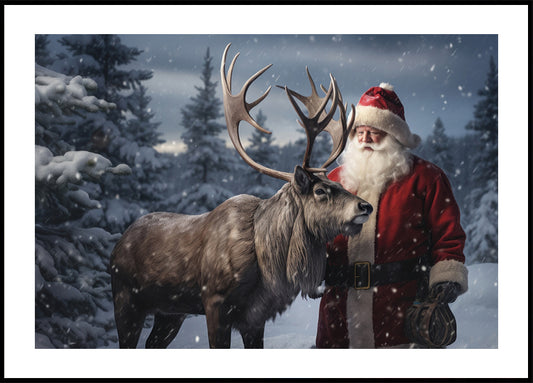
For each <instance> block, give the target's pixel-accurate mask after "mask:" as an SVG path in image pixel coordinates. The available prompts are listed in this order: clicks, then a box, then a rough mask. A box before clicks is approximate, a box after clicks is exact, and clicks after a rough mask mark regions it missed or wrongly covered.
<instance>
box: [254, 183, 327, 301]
mask: <svg viewBox="0 0 533 383" xmlns="http://www.w3.org/2000/svg"><path fill="white" fill-rule="evenodd" d="M302 205H303V204H302V202H301V199H300V197H299V196H298V195H297V194H296V191H295V190H294V189H293V187H292V186H291V185H290V184H288V183H287V184H285V185H284V186H283V187H282V188H281V189H280V190H279V191H278V193H277V194H276V195H274V196H273V197H271V198H270V199H267V200H263V201H261V202H260V204H259V206H258V208H257V210H256V212H255V217H254V225H255V227H254V237H255V246H256V254H257V259H258V262H259V267H260V268H261V272H262V274H263V278H265V279H266V280H267V281H266V282H267V284H270V285H271V286H276V287H278V288H280V287H282V286H283V287H285V288H286V289H289V290H296V292H295V293H297V291H298V290H299V289H302V291H303V292H304V293H307V292H308V290H309V289H310V287H309V285H314V284H315V283H316V281H314V279H316V278H319V276H315V274H320V273H321V266H320V265H315V263H316V260H317V257H316V255H315V254H314V253H316V250H317V248H318V247H319V246H317V239H316V238H314V237H312V236H311V235H310V233H309V231H308V230H307V228H306V227H305V223H304V219H303V206H302ZM320 276H321V275H320ZM318 284H319V283H318ZM314 287H316V286H314Z"/></svg>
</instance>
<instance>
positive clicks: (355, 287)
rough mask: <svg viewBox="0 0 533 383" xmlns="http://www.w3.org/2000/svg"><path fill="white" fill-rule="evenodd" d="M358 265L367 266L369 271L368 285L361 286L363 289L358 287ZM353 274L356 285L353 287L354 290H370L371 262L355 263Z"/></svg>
mask: <svg viewBox="0 0 533 383" xmlns="http://www.w3.org/2000/svg"><path fill="white" fill-rule="evenodd" d="M357 265H366V269H367V271H368V278H367V285H366V286H361V287H357ZM353 272H354V279H353V281H354V283H353V285H354V286H353V287H354V289H356V290H368V289H369V288H370V262H366V261H365V262H355V263H354V266H353Z"/></svg>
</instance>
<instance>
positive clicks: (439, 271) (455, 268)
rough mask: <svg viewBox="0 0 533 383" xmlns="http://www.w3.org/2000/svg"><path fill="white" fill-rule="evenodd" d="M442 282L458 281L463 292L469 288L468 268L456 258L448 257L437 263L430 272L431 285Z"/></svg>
mask: <svg viewBox="0 0 533 383" xmlns="http://www.w3.org/2000/svg"><path fill="white" fill-rule="evenodd" d="M440 282H457V283H459V285H460V286H461V294H462V293H464V292H466V291H467V290H468V269H467V268H466V266H465V265H464V264H463V263H462V262H459V261H456V260H455V259H446V260H444V261H440V262H437V263H435V265H433V267H432V268H431V270H430V272H429V287H430V288H431V287H432V286H433V285H435V284H437V283H440Z"/></svg>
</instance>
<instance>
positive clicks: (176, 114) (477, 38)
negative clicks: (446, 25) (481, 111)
mask: <svg viewBox="0 0 533 383" xmlns="http://www.w3.org/2000/svg"><path fill="white" fill-rule="evenodd" d="M120 38H121V41H122V42H123V43H124V44H125V45H127V46H130V47H136V48H139V49H141V50H142V51H143V53H142V54H141V55H140V56H139V57H138V59H137V60H136V61H135V62H133V63H132V64H130V67H132V68H137V69H140V68H142V69H149V70H151V71H152V72H153V78H152V79H151V80H148V81H146V82H145V85H146V87H147V88H148V89H149V94H150V96H151V97H152V102H151V104H150V106H151V108H152V109H153V111H154V112H155V118H154V120H155V121H158V122H160V123H161V125H160V130H161V132H162V133H163V134H164V136H163V138H164V139H165V140H167V141H168V142H169V144H176V145H177V146H178V147H179V146H180V144H181V139H180V136H181V133H182V132H183V126H182V125H181V113H180V110H181V109H182V108H184V107H185V106H186V105H187V104H189V103H190V98H191V97H193V96H195V95H196V93H197V91H196V89H195V86H200V85H201V79H200V74H201V69H202V65H203V62H204V57H205V55H206V51H207V49H209V51H210V55H211V56H212V57H213V60H212V63H213V77H212V80H214V81H216V82H217V84H218V87H217V96H218V97H219V98H220V99H222V93H221V88H220V75H219V68H220V62H221V58H222V54H223V51H224V48H225V46H226V45H227V44H228V43H231V44H232V46H231V48H230V50H229V53H228V64H227V65H228V66H229V62H230V61H231V59H232V58H233V56H234V55H235V54H236V53H237V52H240V56H239V58H238V59H237V63H236V66H235V71H234V78H233V89H234V92H235V91H238V90H239V89H240V88H241V86H242V84H244V82H245V81H246V79H247V78H248V77H250V76H252V75H253V74H254V73H255V72H256V71H257V70H259V69H261V68H263V67H264V66H266V65H268V64H273V66H272V67H271V68H270V69H269V70H268V71H267V72H266V73H264V74H263V75H262V76H261V77H260V78H259V79H257V80H256V81H255V82H254V84H253V85H252V87H251V88H250V90H249V97H248V101H251V100H252V99H255V98H257V97H258V96H259V95H260V94H262V92H264V91H265V90H266V89H267V88H268V86H272V87H273V89H272V91H271V92H270V95H269V96H268V98H267V99H266V100H265V101H263V102H262V103H261V104H260V105H259V106H257V107H256V108H255V109H254V110H253V111H254V112H257V111H258V110H259V109H262V110H263V113H264V114H265V115H266V117H267V121H266V123H265V126H266V127H267V128H268V129H269V130H270V131H272V132H273V135H274V136H273V137H274V139H275V141H276V142H277V143H278V144H285V143H286V142H287V141H294V140H296V139H298V138H300V137H302V134H303V133H302V131H301V130H299V125H298V124H297V122H296V119H297V117H296V114H295V112H294V110H293V108H292V106H291V105H290V104H289V101H288V99H287V97H286V95H285V93H284V92H283V90H281V89H279V88H277V87H276V86H275V85H287V86H288V87H289V88H291V89H293V90H296V91H297V92H299V93H301V94H303V95H308V94H310V86H309V82H308V80H307V76H306V74H305V67H306V66H307V67H309V70H310V72H311V75H312V76H313V79H314V80H315V83H316V84H317V86H318V85H319V84H323V85H324V86H326V87H327V85H328V84H329V73H331V74H333V75H334V76H335V78H336V79H337V82H338V84H339V87H340V90H341V92H342V95H343V98H344V101H345V102H347V103H349V104H354V105H356V104H357V102H358V100H359V98H360V97H361V95H362V94H363V93H364V92H365V91H366V90H367V89H368V88H370V87H371V86H376V85H379V83H381V82H388V83H390V84H392V85H393V86H394V88H395V91H396V93H397V94H398V96H399V97H400V100H401V101H402V103H403V105H404V107H405V116H406V119H407V123H408V124H409V125H410V127H411V130H412V131H413V132H415V133H417V134H419V135H420V136H422V137H423V138H425V137H426V136H427V135H428V134H429V133H430V132H431V130H432V127H433V124H434V122H435V120H436V119H437V118H438V117H440V118H441V120H442V122H443V124H444V128H445V129H446V132H447V133H448V134H449V135H452V136H459V135H463V134H465V133H466V131H465V129H464V127H465V125H466V123H467V122H468V121H469V120H471V119H472V118H473V106H474V104H475V103H476V102H477V101H479V97H478V95H477V91H478V90H479V89H480V88H481V87H483V85H484V81H485V79H486V76H487V72H488V70H489V60H490V57H491V56H492V57H493V58H494V60H495V62H496V64H497V63H498V37H497V35H494V34H492V35H392V34H388V35H355V34H354V35H327V34H317V35H310V34H306V35H277V34H263V35H260V34H257V35H222V34H220V35H194V34H192V35H190V34H187V35H183V34H182V35H155V34H146V35H140V34H139V35H135V34H128V35H120ZM58 49H60V48H58ZM221 122H224V120H223V118H222V119H221ZM241 130H242V134H243V136H244V137H246V136H247V135H248V134H249V133H250V131H251V127H250V128H249V127H248V125H247V124H246V123H241Z"/></svg>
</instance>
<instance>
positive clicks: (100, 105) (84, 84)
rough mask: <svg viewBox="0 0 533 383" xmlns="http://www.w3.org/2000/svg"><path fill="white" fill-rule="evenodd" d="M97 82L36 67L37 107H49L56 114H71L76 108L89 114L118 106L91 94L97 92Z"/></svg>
mask: <svg viewBox="0 0 533 383" xmlns="http://www.w3.org/2000/svg"><path fill="white" fill-rule="evenodd" d="M96 88H97V84H96V81H94V80H92V79H90V78H84V77H81V76H75V77H69V76H65V75H63V74H60V73H56V72H54V71H51V70H49V69H47V68H44V67H41V66H39V65H37V64H36V65H35V106H36V107H38V106H47V107H50V108H52V110H53V111H54V112H55V113H56V114H61V112H66V113H69V112H70V111H72V109H74V108H81V109H84V110H87V111H89V112H98V111H107V110H109V109H114V108H116V105H115V104H114V103H111V102H107V101H105V100H102V99H98V98H96V97H95V96H90V95H89V92H91V91H94V90H96Z"/></svg>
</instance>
